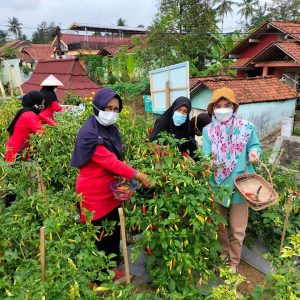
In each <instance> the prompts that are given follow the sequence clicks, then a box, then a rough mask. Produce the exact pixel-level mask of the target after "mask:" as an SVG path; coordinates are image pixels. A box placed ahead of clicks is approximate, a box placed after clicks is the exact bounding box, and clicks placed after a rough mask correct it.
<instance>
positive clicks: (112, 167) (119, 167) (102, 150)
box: [92, 145, 136, 179]
mask: <svg viewBox="0 0 300 300" xmlns="http://www.w3.org/2000/svg"><path fill="white" fill-rule="evenodd" d="M92 160H93V161H94V162H96V163H97V164H99V165H101V166H102V167H103V168H105V169H106V170H108V171H110V172H112V173H114V174H116V175H119V176H122V177H125V178H127V179H132V178H133V177H134V175H135V173H136V171H135V169H133V168H131V167H129V166H128V165H126V164H125V163H123V162H122V161H120V160H119V159H118V158H117V156H116V155H115V154H114V153H112V152H110V151H109V150H108V149H107V148H106V147H105V146H103V145H98V146H97V147H96V150H95V152H94V155H93V156H92Z"/></svg>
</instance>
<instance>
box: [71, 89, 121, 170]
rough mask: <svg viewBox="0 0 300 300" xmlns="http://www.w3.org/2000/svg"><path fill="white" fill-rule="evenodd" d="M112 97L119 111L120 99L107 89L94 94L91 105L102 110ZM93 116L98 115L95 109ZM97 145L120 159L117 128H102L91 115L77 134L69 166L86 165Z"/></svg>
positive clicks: (113, 126)
mask: <svg viewBox="0 0 300 300" xmlns="http://www.w3.org/2000/svg"><path fill="white" fill-rule="evenodd" d="M114 97H115V98H117V99H119V102H120V110H119V111H121V110H122V99H121V97H120V96H119V95H118V94H117V93H116V92H115V91H113V90H111V89H108V88H102V89H100V90H99V91H98V92H97V93H96V95H95V97H94V100H93V105H94V106H96V107H97V108H98V109H99V110H104V108H105V106H106V104H107V103H108V102H109V101H110V100H111V99H112V98H114ZM94 114H95V115H96V116H97V115H98V114H99V112H98V110H97V109H96V108H94ZM97 145H104V146H105V147H106V148H107V149H108V150H109V151H111V152H113V153H114V154H116V156H117V157H118V159H122V141H121V136H120V133H119V130H118V128H117V127H116V126H115V125H114V124H113V125H110V126H103V125H101V124H100V123H99V122H98V121H97V120H96V118H95V116H94V115H92V116H90V117H89V118H88V119H87V120H86V122H85V123H84V125H83V126H82V127H81V129H80V130H79V132H78V135H77V139H76V143H75V147H74V152H73V155H72V159H71V166H72V167H80V166H83V165H84V164H85V163H87V162H88V161H89V160H90V159H91V157H92V156H93V154H94V152H95V149H96V147H97Z"/></svg>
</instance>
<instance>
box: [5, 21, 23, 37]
mask: <svg viewBox="0 0 300 300" xmlns="http://www.w3.org/2000/svg"><path fill="white" fill-rule="evenodd" d="M22 25H23V24H22V23H20V22H19V20H18V18H15V17H12V19H8V29H7V31H10V32H11V33H13V34H14V35H15V37H16V38H19V39H21V37H22V27H21V26H22Z"/></svg>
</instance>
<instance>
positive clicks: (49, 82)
mask: <svg viewBox="0 0 300 300" xmlns="http://www.w3.org/2000/svg"><path fill="white" fill-rule="evenodd" d="M41 86H63V83H62V82H61V81H59V80H58V79H57V78H56V77H55V76H53V75H52V74H51V75H49V76H48V77H47V78H46V79H45V80H44V81H43V82H42V83H41Z"/></svg>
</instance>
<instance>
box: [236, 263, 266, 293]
mask: <svg viewBox="0 0 300 300" xmlns="http://www.w3.org/2000/svg"><path fill="white" fill-rule="evenodd" d="M238 272H239V274H241V275H243V276H244V277H246V279H245V281H244V282H243V283H241V284H240V285H239V287H238V290H239V292H241V293H242V294H244V295H245V294H248V295H249V294H252V291H253V288H254V287H255V286H257V285H262V284H263V281H264V278H265V274H264V273H262V272H260V271H258V270H256V269H255V268H253V267H252V266H250V265H249V264H247V263H246V262H244V261H241V262H240V265H239V268H238Z"/></svg>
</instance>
